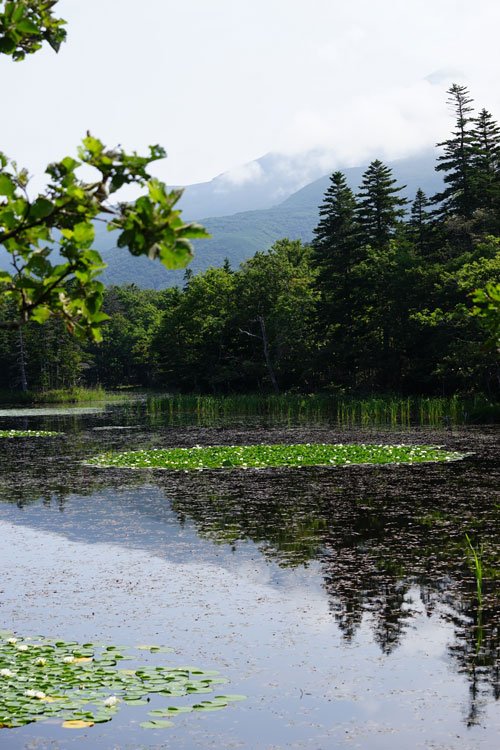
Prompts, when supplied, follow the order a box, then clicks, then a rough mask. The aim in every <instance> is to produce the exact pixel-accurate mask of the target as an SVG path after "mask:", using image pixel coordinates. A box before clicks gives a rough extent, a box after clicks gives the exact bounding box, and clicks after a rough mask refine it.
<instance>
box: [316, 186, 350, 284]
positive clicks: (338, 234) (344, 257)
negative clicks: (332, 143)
mask: <svg viewBox="0 0 500 750" xmlns="http://www.w3.org/2000/svg"><path fill="white" fill-rule="evenodd" d="M355 213H356V200H355V198H354V194H353V192H352V190H351V188H350V187H348V186H347V183H346V180H345V176H344V175H343V174H342V172H334V173H333V174H332V175H331V177H330V186H329V187H328V190H327V191H326V193H325V196H324V201H323V203H322V204H321V206H320V209H319V215H320V221H319V223H318V226H317V227H316V229H315V230H314V234H315V235H316V236H315V238H314V240H313V243H312V245H313V260H314V262H315V263H316V265H317V267H318V272H319V275H318V283H319V285H320V286H321V287H322V288H323V290H324V291H325V292H327V293H328V292H330V291H331V290H332V287H333V288H335V287H336V286H337V284H338V277H339V276H340V277H342V278H343V279H345V280H346V279H347V277H348V275H349V270H350V267H351V265H352V262H353V255H354V252H355V248H356V246H357V236H356V235H357V225H356V217H355Z"/></svg>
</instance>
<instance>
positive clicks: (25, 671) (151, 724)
mask: <svg viewBox="0 0 500 750" xmlns="http://www.w3.org/2000/svg"><path fill="white" fill-rule="evenodd" d="M128 648H129V647H128V646H112V645H110V646H108V645H106V644H104V643H84V644H78V643H77V642H76V641H62V640H57V639H51V638H43V637H41V636H37V637H36V638H22V637H14V636H13V634H12V633H11V632H10V631H0V727H7V728H14V727H20V726H24V725H26V724H30V723H31V722H34V721H46V720H48V719H52V720H54V719H57V720H60V721H61V722H62V726H63V727H64V728H66V729H79V728H83V727H91V726H93V725H94V724H100V723H103V722H107V721H110V720H111V719H112V718H113V716H114V715H115V714H116V713H117V712H118V711H119V709H120V707H121V705H124V704H125V705H131V706H148V701H149V700H150V696H152V695H154V694H155V693H158V694H159V695H161V696H168V697H169V699H170V698H171V697H182V696H186V697H188V696H190V695H191V694H195V695H196V694H198V693H202V694H205V693H212V692H213V691H214V686H215V685H218V684H221V683H225V682H228V680H227V679H225V678H223V677H219V676H218V674H219V673H218V672H215V671H204V670H202V669H198V668H197V667H162V666H145V667H139V668H137V669H120V666H119V665H120V661H121V660H122V659H123V660H132V658H133V657H131V656H130V655H129V654H127V655H124V654H123V653H121V652H122V651H127V649H128ZM136 648H138V649H143V650H147V651H149V652H150V653H151V654H157V653H163V652H167V651H173V649H171V648H165V647H163V646H137V647H136ZM244 697H245V696H241V695H217V696H214V697H213V698H212V699H210V700H203V701H201V702H200V703H195V704H191V705H186V706H168V707H166V708H158V709H155V710H152V711H148V714H147V715H149V716H152V717H154V718H153V719H151V720H150V721H144V722H142V723H141V726H142V727H144V728H145V729H159V728H163V727H167V726H171V725H172V722H171V721H165V720H161V719H158V717H160V716H173V715H174V714H176V713H186V712H188V711H215V710H219V709H222V708H225V707H226V706H227V705H228V703H230V702H232V701H236V700H242V699H243V698H244ZM146 699H147V700H146Z"/></svg>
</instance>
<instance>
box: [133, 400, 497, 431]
mask: <svg viewBox="0 0 500 750" xmlns="http://www.w3.org/2000/svg"><path fill="white" fill-rule="evenodd" d="M147 409H148V411H149V412H150V413H151V414H153V415H154V414H155V413H158V414H160V413H162V414H164V413H168V414H170V415H171V416H172V417H173V416H175V415H180V414H182V413H189V414H196V415H198V416H199V417H202V418H203V419H205V420H217V419H219V418H224V417H228V416H234V415H241V416H262V417H270V418H278V419H281V420H285V421H286V420H289V421H290V420H293V421H298V422H300V421H302V420H303V421H307V422H311V421H313V422H314V421H324V420H329V421H332V422H336V423H337V424H339V425H345V426H349V425H362V426H370V425H378V426H380V425H389V426H393V427H394V426H398V425H402V426H410V425H422V426H424V425H425V426H432V427H439V426H441V427H450V426H451V425H464V424H468V423H469V422H475V423H477V424H480V423H482V421H483V419H482V416H483V415H486V417H487V418H486V419H484V421H488V422H491V421H494V420H496V421H498V422H500V404H494V403H493V402H491V401H488V400H487V399H485V397H483V396H476V397H474V398H470V399H460V398H458V397H453V398H450V399H446V398H435V397H423V396H422V397H417V396H411V397H398V396H370V397H366V398H347V397H339V396H335V395H329V394H317V395H301V394H283V395H279V396H277V395H269V396H262V395H256V394H247V395H232V396H219V397H216V396H199V395H182V394H181V395H173V396H149V397H148V399H147Z"/></svg>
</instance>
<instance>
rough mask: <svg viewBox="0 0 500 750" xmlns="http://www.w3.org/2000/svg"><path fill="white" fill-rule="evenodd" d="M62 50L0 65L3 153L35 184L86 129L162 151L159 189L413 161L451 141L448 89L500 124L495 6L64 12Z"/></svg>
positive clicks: (193, 4) (105, 5) (157, 3)
mask: <svg viewBox="0 0 500 750" xmlns="http://www.w3.org/2000/svg"><path fill="white" fill-rule="evenodd" d="M56 11H57V14H58V15H59V16H62V17H63V18H65V19H66V20H67V22H68V23H67V31H68V41H67V42H66V44H64V45H63V47H62V48H61V51H60V52H59V54H58V55H56V54H55V53H54V52H53V51H52V50H50V49H46V50H45V49H44V50H43V51H41V52H39V53H37V54H36V55H32V56H30V57H29V58H27V59H26V61H24V62H22V63H14V62H12V61H11V60H10V59H9V58H7V57H6V56H2V57H1V59H0V81H1V88H0V109H1V111H2V117H1V121H0V122H1V124H0V135H1V138H0V150H2V151H4V153H6V154H7V155H9V156H10V157H12V158H14V159H16V160H17V162H18V164H19V165H22V166H26V167H27V168H28V170H29V172H30V173H31V174H33V175H34V177H35V184H36V182H37V181H39V180H41V179H42V178H41V175H42V174H43V171H44V168H45V165H46V164H47V163H49V162H51V161H54V160H58V159H61V158H63V157H64V156H66V155H68V154H72V155H73V154H75V149H76V145H77V144H78V143H79V141H80V140H81V138H82V137H83V136H84V135H85V133H86V131H87V130H90V131H91V133H92V134H93V135H95V136H97V137H99V138H101V139H102V140H103V141H104V142H105V143H106V144H107V145H109V146H115V145H117V144H121V145H122V146H123V147H124V148H127V149H130V150H137V151H138V152H141V151H144V150H145V149H146V147H147V145H148V144H150V143H160V144H162V145H163V146H164V147H165V148H166V149H167V152H168V159H167V160H166V161H165V162H162V163H161V164H160V163H158V165H156V166H155V169H154V172H155V174H156V175H157V176H159V177H160V178H161V179H163V180H165V181H166V182H167V184H169V185H174V184H175V185H179V184H191V183H195V182H201V181H205V180H210V179H212V178H213V177H215V176H217V175H219V174H221V173H223V172H228V173H229V177H230V178H231V179H234V181H235V183H238V184H241V183H242V181H243V182H244V181H245V179H252V170H254V167H253V166H250V167H245V166H244V165H246V164H247V163H249V162H251V161H252V160H254V159H256V158H258V157H260V156H263V155H264V154H266V153H268V152H278V153H282V154H285V155H289V156H296V155H301V154H304V153H306V152H310V154H311V156H310V158H311V159H313V160H318V161H319V162H320V163H321V164H323V163H324V166H325V172H327V171H330V170H331V169H333V168H338V167H340V168H341V167H347V166H356V165H362V164H365V163H367V162H368V161H369V160H370V159H373V158H381V159H387V160H388V159H394V158H399V157H404V156H409V155H413V154H416V153H418V152H419V151H420V150H423V149H427V148H430V147H432V146H434V145H435V143H436V142H438V141H441V140H443V139H444V138H446V137H448V135H449V133H450V131H451V129H452V127H453V116H452V112H451V110H450V109H449V107H448V106H447V103H446V99H447V95H446V90H447V89H448V88H449V86H450V85H451V83H453V82H456V83H459V84H463V85H466V86H468V87H469V90H470V93H471V96H472V97H473V98H474V100H475V105H476V107H477V109H478V110H480V109H481V108H483V107H485V108H486V109H488V110H489V111H491V112H492V113H493V115H494V116H495V117H496V118H500V87H499V86H498V80H499V78H500V76H499V73H500V55H499V54H498V40H497V35H498V29H499V28H500V3H499V2H498V0H475V2H474V3H471V2H470V1H467V2H465V1H463V0H420V1H419V2H418V3H417V2H413V3H410V2H408V0H350V1H349V2H347V1H346V0H307V2H304V0H210V2H207V0H141V2H140V3H138V2H137V0H60V1H59V3H58V5H57V6H56Z"/></svg>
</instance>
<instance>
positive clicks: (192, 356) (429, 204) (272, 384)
mask: <svg viewBox="0 0 500 750" xmlns="http://www.w3.org/2000/svg"><path fill="white" fill-rule="evenodd" d="M448 93H449V97H450V104H451V105H452V107H453V111H454V115H455V126H454V129H453V131H452V133H451V135H450V137H449V138H448V139H447V140H445V141H443V142H442V143H440V144H438V146H439V147H440V152H439V153H438V156H437V164H436V169H437V170H438V171H440V172H443V175H444V182H443V189H442V191H441V192H440V193H438V194H437V195H435V196H426V195H425V194H424V193H423V191H422V190H420V189H419V190H418V191H417V194H416V195H415V198H414V200H413V202H411V203H410V202H409V201H408V200H407V199H406V198H404V197H403V194H402V191H403V188H404V186H402V185H398V184H397V182H396V180H395V179H394V178H393V176H392V172H391V170H390V169H389V167H387V166H386V165H384V164H383V163H382V162H381V161H380V160H375V161H373V162H372V163H371V164H370V165H369V167H368V169H367V170H366V172H365V173H364V175H363V178H362V182H361V185H360V188H359V191H358V192H357V193H354V192H353V191H352V190H351V189H350V188H349V187H348V186H347V184H346V180H345V177H344V175H343V174H342V172H340V171H336V172H334V173H333V174H332V175H331V178H330V184H329V187H328V189H327V191H326V193H325V196H324V200H323V203H322V205H321V206H320V207H319V216H318V224H317V227H316V229H315V232H314V239H313V241H312V243H310V244H309V245H304V244H302V243H301V242H300V241H298V240H289V239H283V240H280V241H279V242H276V243H275V244H274V245H273V247H272V248H270V249H269V250H267V251H262V252H258V253H256V254H255V255H254V256H253V257H252V258H250V259H249V260H247V261H245V262H244V263H243V264H242V265H241V266H240V268H239V269H238V270H233V269H231V268H230V266H229V264H228V263H227V262H226V263H225V265H224V266H223V267H222V268H210V269H208V270H207V271H206V272H204V273H199V274H197V275H192V274H190V273H189V271H188V272H187V273H186V275H185V284H184V287H183V288H182V289H179V288H176V287H175V288H171V289H166V290H164V291H161V292H157V291H153V290H144V289H140V288H138V287H136V286H134V285H127V286H123V287H116V286H111V287H109V288H108V289H106V290H104V292H103V304H102V308H101V310H102V312H103V313H106V314H107V315H108V316H109V320H106V321H105V322H103V323H102V329H103V333H104V340H103V342H102V343H100V344H96V343H95V342H94V341H87V342H85V341H83V342H82V341H76V340H75V339H74V337H71V336H70V335H69V334H68V333H67V332H66V331H65V329H64V326H63V325H62V323H61V322H60V321H58V320H57V319H50V320H48V321H47V322H46V323H44V324H43V325H42V326H40V325H38V324H36V323H29V324H28V325H27V326H25V327H24V328H23V329H22V330H21V329H19V330H15V331H11V330H3V331H0V352H1V353H0V388H4V389H5V388H15V387H17V388H19V387H25V386H26V384H27V387H29V388H34V389H36V388H58V387H67V386H70V385H73V384H75V383H76V382H79V383H82V384H86V385H95V384H97V383H99V384H102V385H104V386H105V387H116V386H117V385H124V384H134V385H141V386H149V387H160V388H165V389H178V390H181V391H198V392H208V393H227V392H266V391H275V392H280V391H287V390H295V391H304V392H314V391H319V390H329V391H330V390H331V391H336V392H340V393H366V392H371V393H374V392H398V393H413V394H417V393H419V394H437V393H439V394H446V395H450V394H452V393H456V392H461V393H464V394H466V393H471V392H477V391H481V392H484V393H487V394H489V395H491V396H495V395H497V394H498V391H499V388H500V367H499V362H498V357H497V354H496V352H495V351H494V347H491V346H489V345H488V344H489V343H490V344H491V341H489V337H491V332H489V331H488V329H487V328H486V327H484V326H483V325H482V320H481V317H480V315H477V314H474V308H473V301H472V299H471V294H472V293H473V292H474V290H476V289H478V288H482V289H487V288H488V284H490V286H491V284H492V283H495V282H498V281H499V280H500V246H499V243H500V240H499V239H498V237H499V236H500V128H499V126H498V125H497V123H496V122H495V121H494V120H493V118H492V116H491V114H490V113H489V112H487V111H486V110H484V109H483V110H481V111H480V112H479V114H477V115H476V114H475V113H474V110H473V108H472V99H471V97H470V95H469V92H468V91H467V89H466V88H465V87H463V86H459V85H456V84H455V85H453V86H452V87H451V88H450V90H449V92H448ZM475 312H476V313H477V312H479V313H483V315H486V316H487V315H488V314H489V313H491V310H490V311H488V306H487V300H486V303H485V302H484V300H483V303H482V304H481V300H478V306H477V308H476V311H475ZM490 317H491V315H490Z"/></svg>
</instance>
